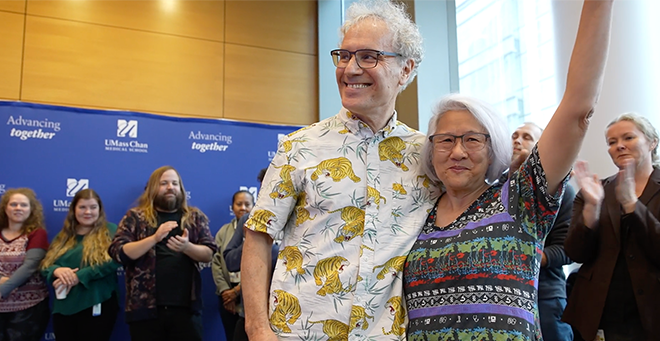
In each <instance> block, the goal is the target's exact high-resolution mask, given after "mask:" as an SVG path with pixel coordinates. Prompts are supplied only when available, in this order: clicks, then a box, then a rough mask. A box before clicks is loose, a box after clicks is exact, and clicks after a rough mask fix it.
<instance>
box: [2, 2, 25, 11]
mask: <svg viewBox="0 0 660 341" xmlns="http://www.w3.org/2000/svg"><path fill="white" fill-rule="evenodd" d="M0 11H9V12H16V13H25V0H0Z"/></svg>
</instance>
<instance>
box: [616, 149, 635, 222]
mask: <svg viewBox="0 0 660 341" xmlns="http://www.w3.org/2000/svg"><path fill="white" fill-rule="evenodd" d="M621 166H622V169H621V170H619V174H618V175H617V177H616V191H615V192H616V200H617V201H618V202H619V203H620V204H621V206H622V207H623V210H624V212H625V213H630V212H632V211H634V210H635V204H636V203H637V193H636V191H635V186H636V185H635V163H634V162H633V161H632V160H625V161H623V164H622V165H621Z"/></svg>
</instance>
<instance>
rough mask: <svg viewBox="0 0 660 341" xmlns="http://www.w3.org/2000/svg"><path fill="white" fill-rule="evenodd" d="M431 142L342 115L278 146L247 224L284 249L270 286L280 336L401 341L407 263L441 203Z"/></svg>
mask: <svg viewBox="0 0 660 341" xmlns="http://www.w3.org/2000/svg"><path fill="white" fill-rule="evenodd" d="M424 139H425V137H424V135H423V134H421V133H419V132H417V131H415V130H413V129H411V128H409V127H407V126H406V125H404V124H402V123H400V122H398V121H397V120H396V113H395V114H394V115H393V117H392V118H391V119H390V121H389V122H388V124H387V126H386V127H385V128H383V129H382V130H381V131H379V132H377V133H375V134H374V133H373V132H372V130H371V129H370V128H369V127H368V126H367V125H366V124H365V123H364V122H362V121H360V120H359V119H357V118H356V117H355V116H353V115H351V113H350V112H347V111H346V110H345V109H344V110H342V111H341V112H340V113H339V114H338V115H336V116H334V117H331V118H328V119H325V120H323V121H321V122H319V123H316V124H313V125H311V126H309V127H306V128H303V129H301V130H299V131H297V132H295V133H292V134H290V135H289V136H288V137H286V138H284V139H283V140H282V141H281V142H280V146H279V149H278V152H277V154H276V156H275V157H274V159H273V161H272V163H271V165H270V168H269V169H268V172H267V174H266V177H265V179H264V181H263V184H262V191H261V194H260V195H259V198H258V200H257V204H256V206H255V207H254V209H253V210H252V213H251V217H250V219H249V220H248V222H247V223H246V225H247V226H248V227H249V228H250V229H252V230H255V231H259V232H265V233H268V234H269V235H270V236H272V237H273V238H275V237H278V236H282V244H281V246H280V252H279V255H278V259H277V266H276V269H275V272H274V274H273V280H272V285H271V287H270V301H269V308H270V324H271V328H272V329H273V330H274V331H275V333H276V334H277V335H278V336H279V337H280V338H292V339H300V338H304V339H314V340H323V339H333V340H335V339H336V340H340V339H347V338H348V339H351V340H362V339H365V338H377V339H379V340H400V339H404V338H405V328H406V325H407V322H408V320H407V316H406V313H405V307H404V303H403V301H402V293H403V289H402V270H403V263H404V261H405V259H406V256H407V254H408V252H409V250H410V247H411V246H412V244H413V243H414V241H415V239H416V238H417V235H418V234H419V231H420V229H421V227H422V225H423V223H424V219H425V218H426V215H427V214H428V212H429V210H430V209H431V208H432V206H433V204H434V202H435V200H436V199H437V195H438V193H437V192H438V190H437V189H436V188H435V187H434V186H433V185H432V184H431V182H430V181H429V179H428V178H427V177H426V176H425V175H424V173H423V171H422V170H421V169H422V167H421V148H422V145H423V144H424Z"/></svg>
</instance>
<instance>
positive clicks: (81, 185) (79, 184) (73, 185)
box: [66, 179, 89, 197]
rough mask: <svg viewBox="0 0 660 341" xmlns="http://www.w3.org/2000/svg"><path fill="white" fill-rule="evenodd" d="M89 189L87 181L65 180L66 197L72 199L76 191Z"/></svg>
mask: <svg viewBox="0 0 660 341" xmlns="http://www.w3.org/2000/svg"><path fill="white" fill-rule="evenodd" d="M88 188H89V179H80V180H76V179H66V196H67V197H73V196H75V195H76V193H78V191H80V190H83V189H88Z"/></svg>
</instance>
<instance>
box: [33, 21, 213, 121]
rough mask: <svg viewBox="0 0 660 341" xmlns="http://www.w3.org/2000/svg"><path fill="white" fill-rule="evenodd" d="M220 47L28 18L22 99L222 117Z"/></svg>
mask: <svg viewBox="0 0 660 341" xmlns="http://www.w3.org/2000/svg"><path fill="white" fill-rule="evenodd" d="M222 49H223V44H222V43H217V42H211V41H206V40H198V39H189V38H182V37H176V36H170V35H163V34H156V33H149V32H143V31H135V30H126V29H120V28H114V27H107V26H99V25H91V24H86V23H80V22H73V21H63V20H57V19H50V18H43V17H33V16H28V20H27V36H26V43H25V61H24V71H23V92H22V93H23V96H22V100H25V101H40V102H48V103H56V104H65V105H81V106H97V107H106V108H118V109H128V110H138V111H148V112H161V113H176V114H181V115H193V116H206V117H219V116H221V115H222V87H223V82H222V78H223V76H222V64H223V58H222V56H223V50H222Z"/></svg>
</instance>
